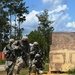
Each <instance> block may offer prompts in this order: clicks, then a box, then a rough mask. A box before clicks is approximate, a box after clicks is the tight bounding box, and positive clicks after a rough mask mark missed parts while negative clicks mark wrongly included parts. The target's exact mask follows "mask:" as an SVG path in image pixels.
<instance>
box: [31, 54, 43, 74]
mask: <svg viewBox="0 0 75 75" xmlns="http://www.w3.org/2000/svg"><path fill="white" fill-rule="evenodd" d="M43 64H44V62H43V58H42V57H41V55H40V54H38V53H37V54H36V55H35V57H34V59H33V61H32V70H33V72H34V73H35V74H36V73H37V74H38V75H39V74H42V73H43V71H42V70H43V69H44V67H43Z"/></svg>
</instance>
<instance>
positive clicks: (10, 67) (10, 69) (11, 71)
mask: <svg viewBox="0 0 75 75" xmlns="http://www.w3.org/2000/svg"><path fill="white" fill-rule="evenodd" d="M14 66H15V63H14V62H13V63H12V65H10V66H9V71H8V75H13V70H14Z"/></svg>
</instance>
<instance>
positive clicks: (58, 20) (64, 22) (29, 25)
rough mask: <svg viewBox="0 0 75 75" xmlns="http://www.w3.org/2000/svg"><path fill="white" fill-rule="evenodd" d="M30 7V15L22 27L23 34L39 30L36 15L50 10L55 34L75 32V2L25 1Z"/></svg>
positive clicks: (62, 0) (50, 18) (64, 0)
mask: <svg viewBox="0 0 75 75" xmlns="http://www.w3.org/2000/svg"><path fill="white" fill-rule="evenodd" d="M24 1H25V2H26V6H29V8H28V10H29V14H27V15H26V21H24V22H23V23H22V25H21V27H23V28H24V32H23V34H25V35H26V34H29V33H30V32H31V31H33V30H35V29H37V27H38V18H37V17H36V16H35V15H36V14H39V13H41V12H42V11H44V10H45V9H47V10H48V14H49V20H53V21H54V23H53V24H52V26H53V27H54V32H75V9H74V7H75V0H24Z"/></svg>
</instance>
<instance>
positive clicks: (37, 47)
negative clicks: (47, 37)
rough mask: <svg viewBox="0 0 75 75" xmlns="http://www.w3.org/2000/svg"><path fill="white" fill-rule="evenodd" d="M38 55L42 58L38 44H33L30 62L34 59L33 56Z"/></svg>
mask: <svg viewBox="0 0 75 75" xmlns="http://www.w3.org/2000/svg"><path fill="white" fill-rule="evenodd" d="M37 53H39V54H40V55H41V56H42V51H41V50H40V48H39V44H38V42H34V43H33V47H32V48H31V50H30V60H31V61H32V60H33V59H34V57H35V55H36V54H37Z"/></svg>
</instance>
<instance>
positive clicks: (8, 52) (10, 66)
mask: <svg viewBox="0 0 75 75" xmlns="http://www.w3.org/2000/svg"><path fill="white" fill-rule="evenodd" d="M13 42H14V39H10V40H9V44H8V45H7V46H6V47H5V48H4V49H3V53H4V54H5V58H6V63H5V66H4V67H5V70H6V71H7V75H13V70H14V66H15V62H16V58H15V51H14V50H13V49H12V43H13Z"/></svg>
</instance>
